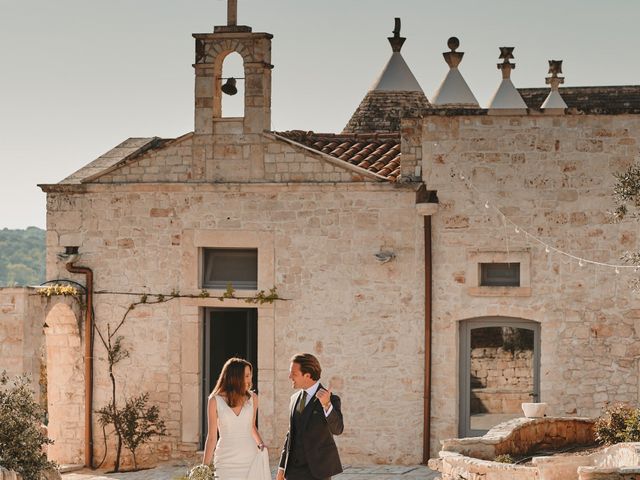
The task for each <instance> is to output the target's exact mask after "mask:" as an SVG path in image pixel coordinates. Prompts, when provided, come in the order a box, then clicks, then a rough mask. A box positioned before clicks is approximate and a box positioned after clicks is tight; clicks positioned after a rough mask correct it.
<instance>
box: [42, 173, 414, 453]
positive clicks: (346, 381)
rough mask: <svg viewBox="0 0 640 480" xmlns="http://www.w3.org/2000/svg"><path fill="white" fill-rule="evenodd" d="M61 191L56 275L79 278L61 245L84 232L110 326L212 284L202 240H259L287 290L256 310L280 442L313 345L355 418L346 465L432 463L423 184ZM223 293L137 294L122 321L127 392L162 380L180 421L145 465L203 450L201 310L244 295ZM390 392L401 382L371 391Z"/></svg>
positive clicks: (263, 420) (52, 229)
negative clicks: (427, 440)
mask: <svg viewBox="0 0 640 480" xmlns="http://www.w3.org/2000/svg"><path fill="white" fill-rule="evenodd" d="M61 190H65V191H62V192H59V193H56V192H50V193H49V194H48V205H49V208H48V227H49V228H48V237H47V246H48V256H47V275H48V277H54V276H62V277H64V276H68V273H67V272H66V271H65V270H64V266H63V265H62V264H61V263H60V262H59V261H58V260H57V258H56V255H55V254H56V253H57V252H58V251H59V250H60V249H61V248H62V247H63V246H64V245H65V243H66V242H68V241H74V242H76V243H77V244H78V245H79V246H80V252H81V257H80V260H79V261H78V264H81V265H86V266H88V267H90V268H92V269H93V271H94V278H95V290H96V291H97V292H105V293H97V294H96V298H95V314H96V324H97V326H98V328H99V329H101V331H102V332H105V331H106V329H107V324H110V325H111V326H112V327H113V326H114V325H116V324H117V323H118V322H119V321H120V320H121V319H122V317H123V315H124V313H125V312H126V310H127V308H128V305H129V303H130V302H132V301H135V300H139V298H140V296H139V293H140V292H147V293H164V294H170V293H171V292H181V293H183V294H198V293H200V289H201V286H200V280H199V274H198V269H199V250H200V249H201V248H203V247H231V246H236V247H252V248H258V252H259V253H258V255H259V259H258V262H259V263H258V272H259V274H258V275H259V278H258V288H259V289H265V290H268V289H269V288H271V287H273V286H276V287H277V288H278V293H279V295H280V296H281V297H282V298H283V300H281V301H276V302H275V303H274V304H271V305H270V304H265V305H263V306H258V363H259V372H258V383H259V387H260V396H261V398H260V404H261V416H260V426H261V430H262V432H263V435H264V437H265V440H266V443H267V444H268V445H270V446H271V447H272V448H271V451H272V453H273V454H274V455H277V454H278V449H279V448H280V445H281V443H282V441H283V439H284V434H285V431H286V428H287V421H288V411H287V410H288V404H289V397H290V395H291V394H292V393H293V391H292V389H291V385H290V382H289V380H288V369H289V359H290V357H291V355H292V354H294V353H296V352H299V351H310V352H313V353H315V354H317V355H318V357H319V359H320V360H321V362H322V365H323V368H324V373H323V381H324V382H325V383H326V384H327V385H330V386H331V387H332V388H333V390H334V392H335V393H337V394H338V395H340V396H341V397H342V401H343V410H344V416H345V426H346V428H345V432H344V434H343V435H342V436H341V437H339V438H338V439H337V441H338V443H339V446H340V449H341V452H342V455H343V460H344V461H345V462H347V463H370V462H384V463H386V462H397V463H416V462H419V461H420V460H421V455H422V439H421V438H422V429H423V425H422V408H423V402H422V391H423V388H424V385H423V379H424V376H423V371H422V365H423V361H424V358H423V355H424V345H423V338H424V330H423V326H424V298H423V290H424V287H423V278H424V270H423V265H424V259H423V255H424V254H423V251H424V249H423V245H422V235H423V233H422V223H423V219H422V217H421V216H419V215H418V214H417V213H416V211H415V192H414V191H413V190H412V189H411V188H409V187H403V188H398V187H395V186H392V185H389V184H373V183H349V184H341V185H334V184H318V183H315V184H304V183H301V184H298V185H295V186H293V185H291V184H288V185H287V184H281V185H275V184H244V185H241V184H204V183H203V184H198V185H195V184H189V185H178V184H174V185H170V186H169V185H162V184H156V185H153V184H152V185H150V184H120V185H115V184H114V185H104V184H103V185H83V186H80V187H77V188H76V191H75V192H74V191H72V189H69V188H65V189H61ZM381 249H382V250H391V251H393V252H394V253H395V254H396V259H395V260H393V261H391V262H388V263H385V264H381V263H379V262H378V261H377V260H376V258H375V257H374V254H375V253H377V252H379V251H380V250H381ZM74 278H75V277H74ZM75 279H76V280H78V281H83V279H82V278H80V277H78V278H75ZM106 292H111V293H106ZM114 292H121V293H120V294H118V293H114ZM129 292H137V293H136V294H132V295H127V293H129ZM221 293H222V292H219V291H211V297H210V298H183V299H179V300H178V299H176V300H171V301H168V302H165V303H161V304H158V305H142V306H138V307H136V308H135V309H134V310H133V311H131V312H130V314H129V316H128V318H127V321H126V322H125V323H124V325H123V326H122V328H121V330H120V331H119V334H121V335H122V336H123V337H124V340H123V342H124V343H123V344H124V345H125V346H126V347H127V348H128V349H129V350H130V352H131V355H130V357H129V358H128V359H126V360H125V361H123V363H122V364H121V365H120V366H119V367H117V369H116V377H117V378H118V382H119V387H118V395H119V397H120V396H122V395H124V394H127V395H131V394H137V393H140V392H141V391H149V392H150V394H151V396H150V398H151V401H152V402H154V403H157V404H158V405H159V406H160V410H161V413H162V416H163V417H164V418H165V420H166V422H167V428H168V433H169V435H168V436H167V437H164V438H161V439H159V440H158V441H157V443H156V444H155V445H154V446H153V448H152V449H150V450H149V451H148V458H147V460H148V461H154V459H158V458H170V457H185V456H189V455H193V452H195V451H196V450H197V448H198V447H199V445H198V438H199V433H200V412H201V409H202V405H200V400H199V398H200V388H201V384H202V357H201V355H202V348H203V346H202V343H203V342H202V331H203V323H202V322H203V319H202V314H203V309H204V308H205V307H241V308H246V307H247V304H246V303H244V302H242V301H239V300H235V301H234V300H225V301H224V302H222V301H220V300H219V299H217V298H216V296H217V295H220V294H221ZM249 293H250V292H249ZM150 298H151V297H150ZM104 354H105V352H104V348H103V347H102V346H101V345H100V342H99V341H98V340H96V352H95V357H96V369H95V385H96V392H95V405H96V407H100V406H101V405H103V404H104V403H105V402H106V401H107V399H108V396H109V392H110V385H109V381H108V378H107V375H106V364H105V360H104ZM381 389H382V390H384V391H385V392H389V393H388V394H382V395H380V394H377V393H374V392H379V391H380V390H381ZM363 405H366V408H363ZM52 421H53V420H52ZM96 444H97V450H99V452H98V454H99V455H100V456H101V453H102V447H100V444H101V441H99V440H98V441H96ZM112 452H113V449H110V454H111V453H112Z"/></svg>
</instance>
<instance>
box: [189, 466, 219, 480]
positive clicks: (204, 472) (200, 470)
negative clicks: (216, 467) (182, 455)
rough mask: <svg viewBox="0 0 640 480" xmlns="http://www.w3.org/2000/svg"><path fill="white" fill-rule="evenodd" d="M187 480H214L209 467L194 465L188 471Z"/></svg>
mask: <svg viewBox="0 0 640 480" xmlns="http://www.w3.org/2000/svg"><path fill="white" fill-rule="evenodd" d="M187 478H188V480H214V477H213V468H212V467H210V466H209V465H204V464H202V465H196V466H195V467H193V468H192V469H191V470H189V476H188V477H187Z"/></svg>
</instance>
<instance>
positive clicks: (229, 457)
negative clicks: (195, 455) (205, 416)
mask: <svg viewBox="0 0 640 480" xmlns="http://www.w3.org/2000/svg"><path fill="white" fill-rule="evenodd" d="M215 399H216V408H217V411H218V433H219V434H220V437H219V439H218V444H217V445H216V449H215V451H214V455H213V465H214V468H215V475H216V478H218V479H219V480H270V479H271V472H270V471H269V454H268V453H267V449H266V448H265V449H264V450H262V451H260V450H258V447H257V446H256V441H255V439H254V438H253V436H252V434H251V433H252V428H253V397H251V398H250V399H248V400H247V401H246V402H245V403H244V405H243V406H242V410H240V414H239V415H236V414H235V412H234V411H233V410H232V409H231V407H230V406H229V405H227V402H226V401H225V399H224V398H222V397H221V396H219V395H216V396H215Z"/></svg>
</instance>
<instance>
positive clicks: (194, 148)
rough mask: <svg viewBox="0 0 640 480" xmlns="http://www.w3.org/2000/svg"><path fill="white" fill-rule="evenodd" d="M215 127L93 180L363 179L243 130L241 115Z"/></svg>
mask: <svg viewBox="0 0 640 480" xmlns="http://www.w3.org/2000/svg"><path fill="white" fill-rule="evenodd" d="M215 126H216V129H217V131H218V132H219V133H218V134H217V135H216V136H215V137H212V136H196V137H195V140H194V136H193V134H192V133H189V134H186V135H183V136H182V137H179V138H177V139H175V140H170V141H167V143H164V144H161V145H160V146H158V147H157V148H155V149H152V150H149V151H147V152H145V153H144V154H142V155H140V156H139V157H137V158H135V159H133V160H131V161H129V162H128V163H127V164H126V165H122V166H120V167H118V168H117V169H115V170H114V171H113V172H109V173H106V174H104V175H102V176H100V177H99V178H97V179H96V183H154V182H174V183H177V182H182V183H186V182H202V181H204V180H207V181H239V182H251V181H253V182H296V183H299V182H354V181H363V180H366V178H365V177H363V176H362V174H361V173H359V172H356V171H352V170H348V169H345V168H344V164H343V165H336V164H335V163H334V164H332V163H330V162H329V161H327V160H325V159H322V158H320V157H319V155H313V154H311V155H310V154H308V153H307V152H305V151H304V150H303V149H299V148H295V147H292V146H291V145H289V144H287V143H286V142H283V141H278V140H274V138H275V137H273V136H271V135H269V136H267V135H259V134H247V135H245V134H242V119H233V118H232V119H228V118H224V119H216V122H215ZM335 162H336V163H338V162H340V161H339V160H335ZM346 165H347V167H348V166H349V165H348V164H346Z"/></svg>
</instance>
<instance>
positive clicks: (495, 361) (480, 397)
mask: <svg viewBox="0 0 640 480" xmlns="http://www.w3.org/2000/svg"><path fill="white" fill-rule="evenodd" d="M471 375H472V379H471V394H472V398H471V411H472V412H474V413H518V412H521V411H522V410H521V409H520V404H521V403H522V402H529V401H531V397H530V396H529V393H530V392H531V391H532V390H533V352H532V351H531V350H524V351H513V352H512V351H509V350H503V349H502V348H496V347H489V348H487V347H485V348H472V349H471Z"/></svg>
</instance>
